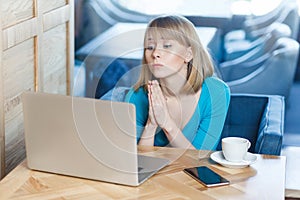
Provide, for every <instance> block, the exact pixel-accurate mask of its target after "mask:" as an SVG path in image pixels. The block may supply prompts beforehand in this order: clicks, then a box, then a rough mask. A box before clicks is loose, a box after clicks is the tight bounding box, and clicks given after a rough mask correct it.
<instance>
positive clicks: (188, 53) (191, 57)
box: [184, 47, 193, 63]
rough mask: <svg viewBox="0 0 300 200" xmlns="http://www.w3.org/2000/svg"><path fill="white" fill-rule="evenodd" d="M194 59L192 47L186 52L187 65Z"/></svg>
mask: <svg viewBox="0 0 300 200" xmlns="http://www.w3.org/2000/svg"><path fill="white" fill-rule="evenodd" d="M192 59H193V51H192V47H188V48H187V51H186V55H185V59H184V61H185V62H186V63H188V62H190V61H191V60H192Z"/></svg>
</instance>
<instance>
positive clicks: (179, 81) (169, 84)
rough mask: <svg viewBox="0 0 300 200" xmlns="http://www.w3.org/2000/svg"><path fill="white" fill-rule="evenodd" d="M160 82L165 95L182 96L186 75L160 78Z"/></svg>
mask: <svg viewBox="0 0 300 200" xmlns="http://www.w3.org/2000/svg"><path fill="white" fill-rule="evenodd" d="M160 84H161V87H162V90H163V93H164V95H165V96H176V97H179V96H182V95H183V93H182V88H183V87H184V85H185V84H186V77H183V76H181V75H175V76H171V77H168V78H163V79H160Z"/></svg>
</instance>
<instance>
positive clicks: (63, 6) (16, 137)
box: [0, 0, 74, 177]
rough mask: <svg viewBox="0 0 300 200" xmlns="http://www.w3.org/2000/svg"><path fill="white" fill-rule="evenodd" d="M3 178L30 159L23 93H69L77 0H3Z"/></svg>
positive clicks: (0, 90) (0, 38) (0, 109)
mask: <svg viewBox="0 0 300 200" xmlns="http://www.w3.org/2000/svg"><path fill="white" fill-rule="evenodd" d="M0 2H1V3H0V9H1V10H0V22H1V23H0V161H1V165H0V170H1V171H0V177H3V176H4V175H5V174H7V173H8V172H9V171H11V170H12V169H13V168H14V167H15V166H16V165H17V164H18V163H20V162H21V161H22V160H23V159H24V158H25V143H24V130H23V115H22V102H21V98H20V96H21V94H22V92H23V91H28V90H30V91H41V92H49V93H59V94H70V91H72V88H71V86H72V82H73V80H72V76H71V75H72V74H73V65H74V64H73V60H74V59H73V57H74V30H73V27H74V20H73V18H74V2H73V0H50V1H49V0H0Z"/></svg>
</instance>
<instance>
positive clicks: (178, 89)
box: [125, 15, 230, 150]
mask: <svg viewBox="0 0 300 200" xmlns="http://www.w3.org/2000/svg"><path fill="white" fill-rule="evenodd" d="M142 64H143V66H142V69H141V74H140V77H139V80H138V82H137V83H136V85H135V86H134V88H132V89H131V90H130V91H129V92H128V93H127V95H126V99H125V100H126V101H127V102H131V103H133V104H135V106H136V123H137V127H138V128H137V138H138V142H139V144H140V145H155V146H172V147H178V148H195V149H207V150H215V149H216V147H217V145H218V142H219V140H220V136H221V132H222V129H223V125H224V121H225V117H226V114H227V110H228V105H229V101H230V91H229V88H228V86H227V85H226V84H225V83H224V82H223V81H221V80H219V79H218V78H216V77H213V73H214V67H213V64H212V61H211V58H210V56H209V54H208V52H207V51H206V49H205V48H204V47H203V46H202V44H201V42H200V39H199V37H198V35H197V33H196V31H195V27H194V25H193V24H192V23H191V22H190V21H188V20H187V19H186V18H184V17H181V16H176V15H168V16H160V17H157V18H155V19H153V20H152V21H151V22H150V23H149V24H148V27H147V29H146V33H145V38H144V56H143V60H142Z"/></svg>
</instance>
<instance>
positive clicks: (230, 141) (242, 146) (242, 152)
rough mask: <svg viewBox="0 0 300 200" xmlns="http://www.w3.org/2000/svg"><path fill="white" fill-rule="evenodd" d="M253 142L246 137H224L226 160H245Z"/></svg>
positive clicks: (223, 150)
mask: <svg viewBox="0 0 300 200" xmlns="http://www.w3.org/2000/svg"><path fill="white" fill-rule="evenodd" d="M250 146H251V143H250V141H249V140H247V139H246V138H241V137H226V138H223V139H222V152H223V155H224V157H225V159H226V160H228V161H230V162H241V161H243V160H244V158H245V156H246V154H247V152H248V149H249V148H250Z"/></svg>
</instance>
